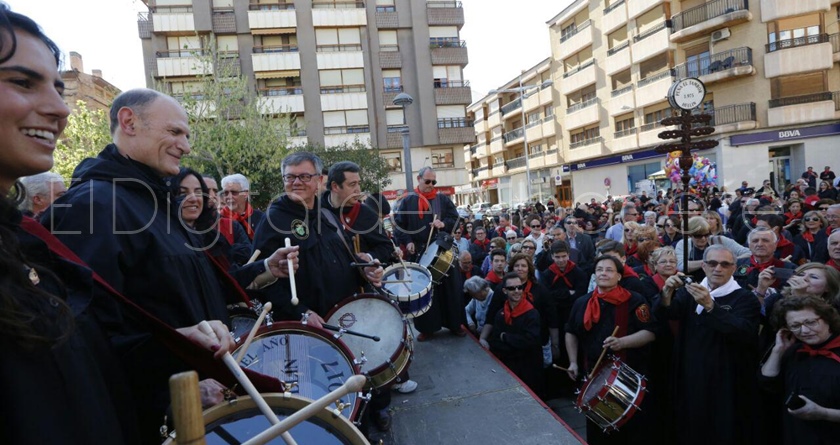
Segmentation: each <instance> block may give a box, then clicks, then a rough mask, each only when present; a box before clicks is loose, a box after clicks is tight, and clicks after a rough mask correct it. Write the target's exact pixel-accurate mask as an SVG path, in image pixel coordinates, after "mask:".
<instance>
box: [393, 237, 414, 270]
mask: <svg viewBox="0 0 840 445" xmlns="http://www.w3.org/2000/svg"><path fill="white" fill-rule="evenodd" d="M391 245H393V246H394V250H396V249H397V245H396V244H395V243H394V239H393V238H391ZM397 258H398V259H399V260H400V264H401V265H402V268H403V270H404V271H405V276H407V277H408V278H411V270H409V268H408V266H406V265H405V261H403V259H402V256H401V255H397Z"/></svg>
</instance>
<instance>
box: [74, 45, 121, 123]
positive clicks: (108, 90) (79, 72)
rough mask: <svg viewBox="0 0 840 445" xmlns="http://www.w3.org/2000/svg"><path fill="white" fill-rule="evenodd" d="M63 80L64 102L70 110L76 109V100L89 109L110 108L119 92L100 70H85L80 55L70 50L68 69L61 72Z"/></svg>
mask: <svg viewBox="0 0 840 445" xmlns="http://www.w3.org/2000/svg"><path fill="white" fill-rule="evenodd" d="M61 80H62V81H63V82H64V103H65V104H67V106H68V107H70V110H72V111H76V109H77V108H78V107H77V104H76V102H78V101H82V102H84V103H85V106H86V107H87V108H88V109H89V110H104V111H105V112H106V113H107V112H108V110H109V109H110V108H111V102H113V101H114V98H115V97H117V95H119V94H120V89H119V88H117V87H116V86H114V85H112V84H111V83H110V82H108V81H107V80H105V79H103V78H102V70H96V69H95V70H92V71H91V72H90V74H88V73H86V72H85V65H84V62H83V60H82V55H81V54H79V53H77V52H76V51H70V69H69V70H65V71H62V72H61Z"/></svg>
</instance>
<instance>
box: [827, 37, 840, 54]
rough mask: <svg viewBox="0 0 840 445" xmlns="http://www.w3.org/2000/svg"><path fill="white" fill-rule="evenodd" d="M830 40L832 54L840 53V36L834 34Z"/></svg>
mask: <svg viewBox="0 0 840 445" xmlns="http://www.w3.org/2000/svg"><path fill="white" fill-rule="evenodd" d="M828 40H829V41H830V42H831V52H833V53H840V34H832V35H830V36H828Z"/></svg>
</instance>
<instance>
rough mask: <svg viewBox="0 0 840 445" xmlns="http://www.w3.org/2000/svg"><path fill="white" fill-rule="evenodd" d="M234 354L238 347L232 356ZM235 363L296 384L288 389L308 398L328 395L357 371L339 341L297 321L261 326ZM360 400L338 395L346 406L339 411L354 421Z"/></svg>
mask: <svg viewBox="0 0 840 445" xmlns="http://www.w3.org/2000/svg"><path fill="white" fill-rule="evenodd" d="M243 341H244V340H243ZM239 346H240V347H241V344H240V345H239ZM237 354H239V347H237V351H236V352H235V353H233V354H232V355H234V356H236V355H237ZM239 364H240V365H241V366H242V367H243V368H247V369H250V370H252V371H256V372H259V373H261V374H265V375H268V376H271V377H275V378H277V379H279V380H280V381H282V382H285V383H286V385H287V387H288V385H289V384H290V383H291V384H294V383H296V384H297V385H295V386H294V387H292V388H291V391H290V392H291V393H292V394H294V395H298V396H302V397H306V398H307V399H312V400H317V399H320V398H321V397H323V396H325V395H327V394H329V393H330V392H332V391H333V390H335V389H336V388H338V387H339V386H341V385H343V384H344V383H345V382H346V381H347V379H348V378H349V377H351V376H353V375H355V374H358V373H359V368H358V366H357V365H356V364H355V357H354V356H353V353H352V352H350V350H349V349H347V346H346V345H345V344H344V343H343V342H342V341H341V340H336V339H335V338H333V336H332V334H331V333H330V332H327V331H325V330H323V329H320V328H314V327H312V326H307V325H304V324H302V323H300V322H297V321H283V322H278V323H274V324H272V325H271V326H264V327H261V328H260V330H259V331H257V334H256V335H255V336H254V340H253V341H252V342H251V345H250V346H249V347H248V350H247V351H246V353H245V355H244V356H243V357H242V361H241V362H239ZM362 402H363V399H362V398H361V397H359V394H358V393H355V392H353V393H350V394H347V395H346V396H344V397H342V398H341V403H343V404H346V405H347V408H345V409H344V410H342V411H341V414H342V415H344V416H345V417H346V418H348V419H350V420H351V421H352V420H356V418H357V417H358V415H359V412H360V411H361V408H362Z"/></svg>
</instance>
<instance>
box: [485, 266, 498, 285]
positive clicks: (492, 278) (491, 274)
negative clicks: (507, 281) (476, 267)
mask: <svg viewBox="0 0 840 445" xmlns="http://www.w3.org/2000/svg"><path fill="white" fill-rule="evenodd" d="M484 279H485V280H487V281H489V282H491V283H493V284H499V283H501V282H502V279H501V278H499V276H498V275H496V271H495V270H492V269H491V270H490V272H488V273H487V276H486V277H484Z"/></svg>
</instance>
